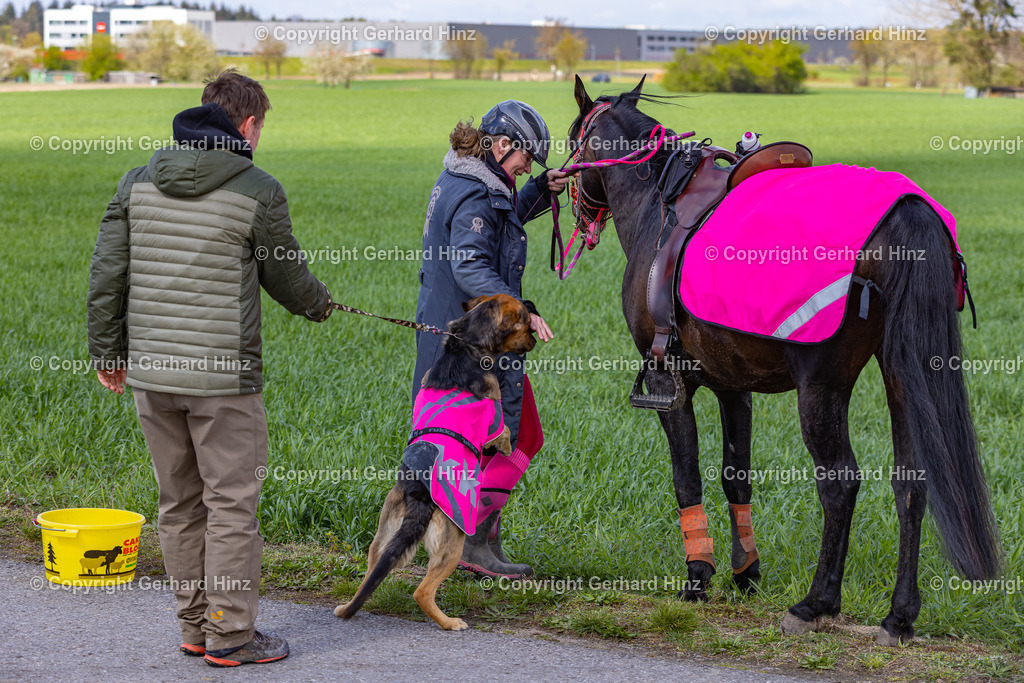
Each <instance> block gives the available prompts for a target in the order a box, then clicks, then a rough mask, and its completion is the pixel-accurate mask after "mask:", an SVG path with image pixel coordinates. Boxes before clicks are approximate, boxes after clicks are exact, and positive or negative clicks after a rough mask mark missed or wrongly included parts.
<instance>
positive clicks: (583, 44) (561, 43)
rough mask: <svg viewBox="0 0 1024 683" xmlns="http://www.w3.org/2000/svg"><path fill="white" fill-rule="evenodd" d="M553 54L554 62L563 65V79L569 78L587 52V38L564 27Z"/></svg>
mask: <svg viewBox="0 0 1024 683" xmlns="http://www.w3.org/2000/svg"><path fill="white" fill-rule="evenodd" d="M554 54H555V62H556V64H558V65H559V66H561V67H564V68H563V71H564V72H565V80H569V79H570V78H571V77H572V74H573V73H575V71H576V65H577V64H579V63H580V62H581V61H582V60H583V57H584V55H586V54H587V39H586V38H584V37H583V36H582V35H581V34H579V33H574V32H572V31H570V30H569V29H565V30H563V31H562V35H561V37H560V38H559V39H558V43H556V44H555V51H554Z"/></svg>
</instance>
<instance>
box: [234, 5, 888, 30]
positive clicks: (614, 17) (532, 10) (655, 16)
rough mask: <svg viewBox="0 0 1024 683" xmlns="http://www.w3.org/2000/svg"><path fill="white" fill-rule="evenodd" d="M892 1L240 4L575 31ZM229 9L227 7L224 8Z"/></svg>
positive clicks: (813, 18) (281, 13)
mask: <svg viewBox="0 0 1024 683" xmlns="http://www.w3.org/2000/svg"><path fill="white" fill-rule="evenodd" d="M899 1H900V0H568V1H567V2H557V3H554V2H551V1H550V0H513V1H512V2H501V1H494V0H491V1H490V2H487V1H481V0H472V1H468V0H432V1H430V2H423V1H422V0H376V1H375V2H372V3H368V2H365V0H362V1H359V0H329V1H328V2H323V1H322V0H319V1H318V0H287V1H286V2H283V1H282V0H246V1H245V5H246V6H251V7H253V8H255V9H256V11H257V13H258V14H259V15H260V16H261V17H263V18H265V19H269V18H270V16H271V15H276V16H277V18H279V19H281V18H284V17H287V16H291V15H294V14H299V15H302V16H304V17H309V18H314V19H321V18H331V19H341V18H343V17H350V16H356V17H365V18H366V19H369V20H376V21H386V20H392V19H396V20H404V21H454V22H469V23H477V22H491V23H495V24H529V23H530V22H531V21H534V20H541V19H544V18H546V17H552V16H553V17H556V18H562V19H565V20H566V21H567V23H569V24H572V25H575V26H607V27H620V26H636V25H646V26H651V27H656V28H671V29H700V30H702V29H704V28H705V27H707V26H718V27H723V26H736V27H740V28H743V27H751V28H753V27H774V26H782V27H786V26H794V25H795V26H818V25H823V26H829V27H841V26H853V27H863V26H877V25H879V24H880V23H882V22H887V23H893V22H894V18H896V17H897V15H896V14H895V13H894V12H893V11H892V10H891V9H890V8H891V7H893V6H895V5H896V4H897V3H898V2H899ZM228 4H229V5H231V4H232V3H230V2H229V3H228Z"/></svg>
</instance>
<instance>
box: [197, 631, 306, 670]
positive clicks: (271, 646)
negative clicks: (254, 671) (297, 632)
mask: <svg viewBox="0 0 1024 683" xmlns="http://www.w3.org/2000/svg"><path fill="white" fill-rule="evenodd" d="M287 656H288V641H286V640H285V639H284V638H275V637H273V636H266V635H263V634H262V633H260V632H259V631H255V632H253V634H252V640H250V641H249V642H248V643H246V644H245V645H239V646H238V647H227V648H224V649H222V650H207V651H206V657H205V659H206V663H207V664H209V665H210V666H241V665H242V664H266V663H267V662H276V661H277V660H279V659H284V658H285V657H287Z"/></svg>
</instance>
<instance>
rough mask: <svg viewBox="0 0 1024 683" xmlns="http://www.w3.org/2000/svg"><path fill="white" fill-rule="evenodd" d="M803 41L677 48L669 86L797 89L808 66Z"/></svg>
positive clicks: (693, 89) (770, 90)
mask: <svg viewBox="0 0 1024 683" xmlns="http://www.w3.org/2000/svg"><path fill="white" fill-rule="evenodd" d="M805 49H806V47H805V46H804V45H801V44H800V43H795V42H792V43H783V42H782V41H778V40H776V41H772V42H770V43H766V44H764V45H757V44H751V43H744V42H736V43H725V44H720V45H715V46H713V47H705V48H701V49H699V50H697V51H696V52H694V53H687V52H686V50H685V49H679V50H676V53H675V57H674V59H673V61H671V62H669V64H668V67H667V68H666V69H665V78H664V81H663V84H664V86H665V88H666V89H668V90H675V91H690V92H750V93H797V92H801V91H802V90H803V82H804V80H806V78H807V67H806V66H805V65H804V60H803V58H802V56H801V55H802V54H803V52H804V50H805Z"/></svg>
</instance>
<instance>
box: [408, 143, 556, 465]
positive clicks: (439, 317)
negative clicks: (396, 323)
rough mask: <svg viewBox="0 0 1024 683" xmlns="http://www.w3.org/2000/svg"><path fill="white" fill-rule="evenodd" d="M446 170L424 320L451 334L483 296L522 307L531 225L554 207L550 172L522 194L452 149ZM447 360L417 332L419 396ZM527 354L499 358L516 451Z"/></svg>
mask: <svg viewBox="0 0 1024 683" xmlns="http://www.w3.org/2000/svg"><path fill="white" fill-rule="evenodd" d="M444 168H445V170H444V171H443V172H442V173H441V175H440V176H439V177H438V179H437V182H436V183H434V189H433V191H432V192H431V193H430V202H429V203H428V204H427V217H426V220H425V221H424V223H423V266H422V267H421V268H420V295H419V301H418V303H417V305H416V321H417V322H421V323H427V324H428V325H433V326H435V327H440V328H441V329H445V328H446V326H447V325H448V323H449V322H451V321H452V320H455V319H457V318H461V317H462V316H463V314H464V311H463V310H462V303H463V302H465V301H469V300H470V299H473V298H475V297H478V296H490V295H493V294H508V295H509V296H512V297H515V298H516V299H519V300H520V301H522V300H523V296H522V282H523V270H524V269H525V268H526V230H524V229H523V223H526V222H527V221H529V220H531V219H533V218H535V217H537V216H539V215H540V214H542V213H544V211H545V210H547V209H550V208H551V194H550V192H549V190H548V187H547V183H546V180H545V176H544V174H541V175H538V176H535V177H533V178H530V180H528V181H527V182H526V183H525V184H524V185H523V188H522V189H521V190H520V191H519V192H518V193H517V200H518V201H517V202H516V206H513V204H512V201H513V198H512V191H511V190H509V188H508V187H507V186H506V185H505V183H503V182H502V181H501V180H500V179H499V178H498V177H497V176H496V175H494V173H493V172H492V171H491V170H490V169H489V168H488V167H487V164H485V163H484V162H483V161H481V160H480V159H477V158H475V157H468V156H467V157H460V156H457V155H456V154H455V152H454V151H451V150H449V151H448V154H447V155H446V156H445V158H444ZM440 355H441V337H440V336H438V335H434V334H431V333H429V332H427V333H424V332H417V333H416V371H415V374H414V375H413V383H412V385H413V398H414V400H415V396H416V392H418V391H419V388H420V381H421V380H422V379H423V375H424V374H425V373H426V371H427V370H429V369H430V366H431V365H433V364H434V361H436V360H437V358H438V357H439V356H440ZM524 360H525V356H522V355H519V354H506V356H505V357H504V358H501V357H499V358H497V359H496V362H495V367H494V371H495V374H496V375H497V377H498V383H499V384H500V385H501V403H502V408H503V409H504V413H505V415H504V418H505V424H506V425H508V428H509V431H510V432H511V436H512V444H513V445H515V443H516V440H517V438H518V436H519V414H520V411H521V408H522V403H523V374H524V372H523V371H524V362H523V361H524Z"/></svg>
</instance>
